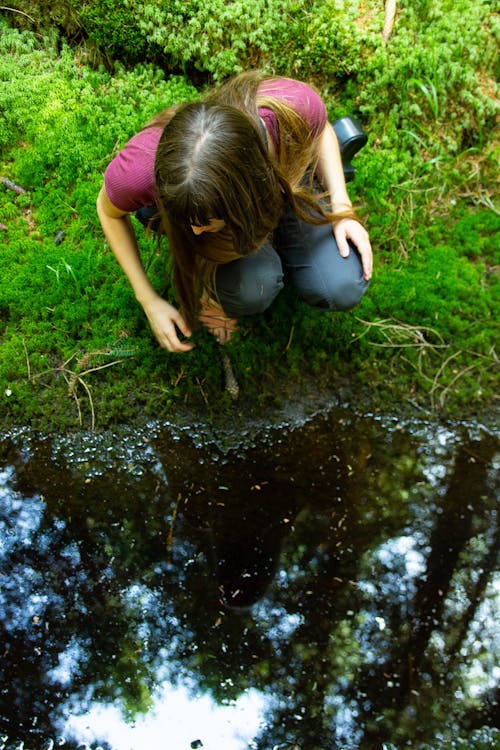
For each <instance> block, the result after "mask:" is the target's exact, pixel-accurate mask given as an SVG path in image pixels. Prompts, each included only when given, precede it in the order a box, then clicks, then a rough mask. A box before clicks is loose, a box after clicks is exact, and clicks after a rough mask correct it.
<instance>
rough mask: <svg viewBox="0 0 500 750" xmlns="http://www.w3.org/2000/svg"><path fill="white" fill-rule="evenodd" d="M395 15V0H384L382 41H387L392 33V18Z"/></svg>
mask: <svg viewBox="0 0 500 750" xmlns="http://www.w3.org/2000/svg"><path fill="white" fill-rule="evenodd" d="M395 17H396V0H386V2H385V19H384V30H383V32H382V37H383V39H384V42H388V41H389V38H390V36H391V34H392V29H393V27H394V19H395Z"/></svg>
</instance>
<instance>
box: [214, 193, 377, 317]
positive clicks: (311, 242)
mask: <svg viewBox="0 0 500 750" xmlns="http://www.w3.org/2000/svg"><path fill="white" fill-rule="evenodd" d="M284 279H290V281H291V282H292V283H293V284H294V286H295V287H296V288H297V290H298V292H299V294H300V296H301V297H302V299H303V300H304V301H305V302H307V303H308V304H309V305H312V306H313V307H318V308H321V309H323V310H350V309H351V308H352V307H354V306H355V305H357V304H358V302H359V301H360V299H361V297H362V296H363V294H364V293H365V292H366V290H367V288H368V282H367V281H365V279H364V278H363V270H362V266H361V260H360V258H359V255H358V253H357V251H356V250H355V249H354V248H353V247H351V252H350V253H349V256H348V257H347V258H342V256H341V255H340V253H339V251H338V247H337V243H336V241H335V238H334V236H333V232H332V227H331V225H330V224H325V225H323V226H316V225H314V224H307V223H306V222H304V221H302V220H301V219H299V218H298V217H297V215H296V214H295V213H294V212H293V210H292V209H291V208H290V207H289V206H288V207H287V208H286V210H285V212H284V214H283V217H282V219H281V221H280V223H279V225H278V227H277V229H276V231H275V232H274V236H273V239H272V243H271V242H266V243H265V244H264V245H262V247H260V248H259V250H258V251H257V252H256V253H254V254H252V255H248V256H246V257H244V258H239V259H238V260H234V261H232V262H231V263H226V264H224V265H221V266H219V268H218V269H217V276H216V285H217V292H218V294H219V299H220V301H221V304H222V307H223V308H224V311H225V312H226V314H227V315H229V316H231V317H235V318H237V317H239V316H240V315H253V314H255V313H261V312H263V311H264V310H266V309H267V308H268V307H269V305H270V304H271V303H272V301H273V300H274V299H275V297H276V296H277V295H278V293H279V291H280V290H281V289H282V288H283V285H284Z"/></svg>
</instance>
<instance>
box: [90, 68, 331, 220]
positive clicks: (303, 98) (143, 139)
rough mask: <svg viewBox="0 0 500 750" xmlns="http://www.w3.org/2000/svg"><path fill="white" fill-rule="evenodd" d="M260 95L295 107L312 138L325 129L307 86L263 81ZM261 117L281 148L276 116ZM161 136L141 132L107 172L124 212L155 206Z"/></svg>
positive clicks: (112, 196)
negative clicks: (155, 176) (155, 181)
mask: <svg viewBox="0 0 500 750" xmlns="http://www.w3.org/2000/svg"><path fill="white" fill-rule="evenodd" d="M259 93H262V94H267V95H269V96H273V97H275V98H276V99H280V100H281V101H285V102H286V103H287V104H289V105H290V106H292V107H293V108H294V109H295V110H296V111H297V112H299V113H300V114H301V115H302V117H303V118H304V119H305V120H306V122H308V123H309V126H310V128H311V133H312V135H318V134H319V133H321V131H322V130H323V128H324V127H325V124H326V121H327V114H326V108H325V105H324V103H323V101H322V99H321V97H320V96H318V94H317V93H316V92H315V91H313V89H311V88H310V86H308V85H307V84H306V83H301V82H299V81H293V80H291V79H287V78H280V79H279V80H276V81H264V82H263V83H262V84H261V87H260V89H259ZM259 114H260V116H261V117H262V119H263V121H264V123H265V126H266V129H267V130H268V132H269V133H270V135H271V137H272V139H273V142H274V144H275V146H276V147H277V148H278V147H279V130H278V123H277V119H276V115H275V114H274V112H273V111H272V110H271V109H267V108H265V107H262V108H261V109H259ZM161 133H162V129H161V128H146V129H145V130H141V131H140V132H139V133H137V134H136V135H134V136H133V137H132V138H131V139H130V140H129V141H128V143H127V144H126V145H125V147H124V148H123V149H122V150H121V151H120V152H119V153H118V154H117V155H116V156H115V158H114V159H113V161H112V162H111V163H110V164H109V166H108V168H107V169H106V171H105V173H104V184H105V187H106V192H107V194H108V197H109V200H110V201H111V203H112V204H113V205H114V206H116V207H117V208H119V209H120V210H121V211H131V212H132V211H137V209H138V208H141V207H142V206H153V205H155V203H156V196H155V189H154V162H155V154H156V149H157V147H158V143H159V140H160V137H161Z"/></svg>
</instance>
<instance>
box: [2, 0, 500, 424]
mask: <svg viewBox="0 0 500 750" xmlns="http://www.w3.org/2000/svg"><path fill="white" fill-rule="evenodd" d="M323 5H324V6H325V7H326V5H328V3H323ZM421 5H422V7H423V6H424V5H426V6H430V5H432V3H421ZM458 5H460V7H461V10H460V8H457V7H456V4H455V9H454V10H453V13H459V11H460V12H461V16H459V15H455V16H453V21H454V24H455V26H453V25H452V24H450V19H449V18H448V19H446V18H443V17H442V14H441V16H440V15H439V14H437V15H436V13H434V15H432V14H431V15H429V24H430V28H427V27H423V26H421V25H420V26H419V23H418V22H419V19H418V17H417V11H416V10H414V11H411V10H406V11H403V12H402V14H401V16H400V17H399V18H398V19H397V24H398V26H397V33H396V34H395V36H394V37H393V39H391V40H390V42H389V43H383V42H382V41H381V40H380V39H379V35H377V36H376V35H375V32H374V30H373V25H374V23H375V21H377V20H380V17H379V16H376V15H375V14H374V12H373V11H371V12H370V13H368V10H369V9H370V8H372V6H373V4H371V3H367V4H366V6H367V14H368V15H367V17H366V19H365V21H364V22H363V23H364V24H365V25H364V26H363V33H361V31H359V29H360V24H361V20H360V16H359V9H358V13H357V16H356V18H354V17H353V19H351V21H352V28H353V29H354V28H356V29H358V32H357V33H358V36H357V37H355V36H354V31H353V37H352V39H353V44H355V46H356V45H357V46H356V49H357V51H358V53H359V54H358V56H357V57H356V65H357V67H355V66H354V62H353V61H351V63H350V65H351V70H348V69H345V68H344V69H342V70H339V69H338V68H337V78H336V79H335V78H334V71H333V72H332V70H331V69H330V67H329V64H327V59H328V58H327V49H326V47H325V49H323V48H322V46H321V45H322V43H323V42H324V39H323V36H322V35H324V34H325V33H326V32H325V28H324V24H323V26H322V25H321V24H320V23H319V19H320V17H321V16H320V14H319V15H317V16H315V20H314V22H313V21H312V20H311V19H310V18H306V15H303V16H301V19H302V20H301V22H300V23H302V26H304V24H306V20H307V23H308V24H309V26H308V28H309V33H310V34H315V35H316V36H315V46H314V54H313V52H312V51H311V50H309V51H308V48H307V47H306V46H304V41H303V36H302V35H303V33H304V30H303V28H302V27H301V25H300V23H299V21H296V22H295V25H294V24H292V25H290V27H289V29H288V33H289V37H288V44H289V53H290V56H289V57H288V58H286V56H285V51H286V45H283V43H282V42H283V38H282V37H280V38H281V42H280V39H279V38H278V37H277V38H276V40H275V47H272V48H271V49H270V50H269V49H268V50H267V52H266V55H267V57H263V56H262V55H263V54H264V53H263V52H262V49H261V50H260V52H261V56H260V57H258V56H257V57H256V61H257V62H258V63H259V64H260V65H264V67H265V66H266V65H267V67H268V68H269V69H274V70H277V71H278V72H281V73H288V74H290V75H291V74H293V75H296V76H298V77H301V75H300V70H297V69H296V68H297V54H299V53H298V52H297V54H294V50H295V51H296V50H298V49H300V54H301V55H302V58H301V59H302V69H303V72H304V75H303V76H302V77H306V78H309V79H311V80H314V82H315V84H316V85H317V86H318V88H319V89H320V90H321V92H322V94H323V96H324V97H325V101H326V103H327V106H328V108H329V112H330V115H331V117H332V119H335V118H336V117H339V116H341V115H342V114H355V115H356V116H358V117H359V118H360V119H361V120H362V122H363V125H364V127H365V129H366V130H367V132H368V133H369V144H368V145H367V146H366V147H365V148H364V149H363V151H362V152H360V154H359V155H358V156H357V157H356V160H355V164H356V179H355V181H354V182H353V183H351V185H350V193H351V195H352V197H353V199H354V200H355V202H356V203H357V204H358V205H359V208H360V212H361V214H362V216H363V217H364V219H365V220H366V223H367V225H368V227H369V229H370V233H371V237H372V243H373V245H374V249H375V256H376V260H375V273H374V279H373V282H372V285H371V288H370V290H369V292H368V293H367V294H366V295H365V297H364V299H363V301H362V303H361V304H360V305H359V306H358V307H357V308H356V309H355V310H353V311H351V312H349V313H342V314H331V315H330V314H329V315H325V314H323V313H321V312H318V311H315V310H312V309H310V308H308V307H307V306H305V305H304V304H303V303H302V302H300V301H299V300H298V299H297V298H296V296H295V294H294V291H293V290H292V289H286V290H285V292H284V293H282V294H281V295H280V297H279V298H278V300H277V302H276V303H275V304H274V305H273V306H272V308H271V309H270V310H269V311H268V312H267V313H265V314H264V315H261V316H256V317H255V318H252V319H246V320H242V321H240V331H239V333H238V334H237V335H236V337H235V338H234V340H233V341H232V342H231V343H230V344H229V345H228V347H227V351H228V353H229V355H230V358H231V361H232V364H233V369H234V373H235V375H236V378H237V380H238V382H239V386H240V398H239V400H238V402H236V403H235V402H233V401H232V400H231V397H230V396H229V394H228V393H227V392H225V391H224V387H223V368H222V362H221V356H220V351H219V348H218V346H217V345H216V343H215V342H214V340H213V339H212V338H211V337H210V336H209V335H208V334H207V333H206V332H204V331H199V332H197V333H196V334H195V342H196V347H195V349H194V350H193V351H192V352H190V353H189V354H183V355H172V354H169V353H167V352H165V351H163V350H161V349H160V348H159V347H158V346H157V344H156V341H155V340H154V339H153V336H152V334H151V332H150V330H149V328H148V325H147V322H146V320H145V318H144V316H143V314H142V311H141V309H140V308H139V306H138V304H137V303H136V301H135V299H134V297H133V294H132V291H131V289H130V288H129V286H128V284H127V282H126V280H125V278H124V277H123V274H122V273H121V271H120V269H119V267H118V265H117V263H116V261H115V260H114V257H113V255H112V253H111V252H110V250H109V248H108V247H107V245H106V243H105V240H104V238H103V235H102V232H101V229H100V226H99V223H98V220H97V216H96V213H95V199H96V196H97V193H98V191H99V188H100V185H101V181H102V173H103V171H104V169H105V167H106V165H107V163H108V162H109V160H110V159H111V158H112V155H113V154H114V153H115V152H116V151H117V149H119V148H120V147H121V146H122V145H123V144H124V143H125V142H126V140H127V139H128V138H129V137H130V136H131V135H132V134H133V133H134V132H136V131H137V130H138V129H139V128H140V127H141V126H142V125H143V124H144V122H146V121H147V120H148V118H149V117H150V116H151V115H152V114H153V113H155V112H156V111H158V110H160V109H162V108H164V107H166V106H168V105H169V104H170V103H173V102H176V101H181V100H185V99H188V98H196V97H197V96H199V94H200V91H201V90H202V89H203V86H204V85H205V82H206V81H207V80H208V77H207V75H206V68H207V63H206V61H205V63H203V61H201V62H198V63H197V64H194V63H192V61H191V65H192V68H191V73H189V70H188V71H187V72H185V73H182V74H181V73H180V72H179V65H177V67H175V66H173V68H172V70H173V71H174V73H175V74H172V72H171V71H169V70H165V65H164V64H163V67H160V66H159V65H158V64H157V63H155V62H149V61H146V62H145V63H137V62H135V61H134V63H133V64H129V65H128V67H124V66H122V65H120V64H119V63H118V62H116V60H115V61H114V62H113V63H112V64H111V63H109V62H108V64H107V65H102V64H101V65H99V64H97V63H96V60H95V59H93V58H92V59H91V58H90V56H89V46H88V44H87V46H85V45H82V44H79V45H76V46H75V45H69V44H68V43H67V42H66V41H64V39H63V38H61V37H60V36H59V35H58V34H56V33H55V32H54V31H50V30H49V31H43V33H42V31H40V30H38V31H37V30H36V29H35V30H33V29H30V28H27V29H26V30H19V29H17V28H13V26H12V17H11V15H8V14H4V15H3V16H2V17H1V18H0V77H1V80H2V85H1V87H0V177H1V178H2V183H1V184H0V224H1V227H0V257H1V260H2V278H1V284H0V342H1V348H0V403H1V417H0V420H1V424H0V426H2V427H5V426H10V425H13V424H29V425H33V426H35V427H39V428H41V429H45V430H58V431H64V430H67V429H74V428H78V427H80V426H82V427H84V428H95V429H101V428H106V427H110V426H112V425H114V424H117V423H124V422H134V421H138V420H145V419H146V420H147V419H151V418H158V419H170V418H172V417H173V416H174V415H175V414H176V413H180V412H182V411H184V410H186V409H188V410H197V409H202V410H203V411H204V412H205V413H208V414H214V415H215V414H220V413H227V414H230V413H231V411H237V412H238V413H240V414H245V413H248V414H255V411H256V410H261V411H262V413H266V411H271V410H272V409H274V408H276V407H277V408H279V407H280V405H282V404H283V402H284V401H286V400H287V399H288V398H295V399H296V398H299V399H300V397H301V394H310V393H311V392H313V391H314V392H316V393H321V392H322V391H324V392H329V393H332V394H339V397H340V398H342V399H343V400H347V401H349V402H351V403H353V404H355V405H356V406H358V407H363V408H370V409H372V410H377V409H381V410H394V409H404V410H407V409H409V410H410V411H413V412H414V413H416V414H419V415H421V414H429V413H434V414H439V415H441V416H443V417H450V416H452V417H457V416H460V417H464V418H470V417H472V416H474V415H484V414H488V413H491V412H492V411H493V410H494V409H495V404H496V401H495V388H496V385H497V384H498V358H497V354H496V351H495V347H496V342H497V340H498V319H499V314H498V313H499V307H498V288H499V285H498V269H499V267H500V263H499V242H498V229H499V224H500V219H499V215H498V210H497V209H496V208H495V205H494V199H495V188H496V180H497V176H498V173H497V161H498V142H497V140H496V132H495V117H496V113H497V106H496V103H495V96H494V94H495V92H494V84H493V80H494V77H493V69H494V52H493V51H492V50H493V49H494V46H495V29H496V24H495V19H494V16H493V14H492V13H490V8H489V3H487V2H480V3H477V4H474V6H472V4H470V3H466V2H464V0H461V2H460V3H458ZM462 6H463V7H462ZM349 7H350V6H349ZM451 7H452V6H450V8H451ZM465 8H467V9H468V11H467V13H466V12H465V10H464V9H465ZM422 12H423V11H422ZM426 12H427V13H428V14H429V13H430V10H429V8H427V11H426ZM451 12H452V11H451V10H450V13H451ZM304 19H305V20H304ZM324 23H326V21H324ZM457 24H459V25H460V24H461V26H460V28H461V29H462V32H463V33H462V36H460V34H459V32H458V31H457V28H456V25H457ZM28 26H29V24H28ZM299 31H300V32H301V33H300V34H299ZM186 33H187V32H186ZM276 33H278V32H276ZM279 33H280V34H282V35H283V34H285V30H284V29H283V28H282V27H280V31H279ZM377 34H378V32H377ZM322 40H323V42H322ZM431 40H432V41H431ZM341 41H342V40H340V41H339V44H340V42H341ZM343 43H344V44H345V46H346V48H347V43H346V42H343ZM294 45H295V46H294ZM363 45H364V46H363ZM464 45H466V46H467V53H466V54H465V53H464V49H465V46H464ZM261 47H262V48H263V45H261ZM360 50H363V52H362V53H361V52H360ZM439 50H442V51H443V53H444V52H446V55H444V54H443V57H442V58H440V57H439V54H438V53H439ZM193 54H194V53H193ZM287 60H288V62H287ZM292 60H293V61H294V62H293V64H292ZM243 62H248V61H243ZM202 63H203V64H204V65H205V74H204V77H203V76H201V78H200V75H201V74H200V69H202V68H203V65H202ZM196 65H197V68H198V70H197V74H196V75H194V74H193V71H194V70H195V67H196ZM233 69H237V64H236V63H234V65H233ZM208 72H209V73H210V70H209V69H208ZM219 72H220V76H219V77H222V75H223V74H226V73H227V72H230V71H225V70H223V69H221V70H220V71H219ZM211 73H212V75H213V77H215V78H217V77H218V76H217V71H212V72H211ZM200 81H201V83H200ZM332 81H334V82H335V86H330V84H329V82H330V83H331V82H332ZM195 83H196V85H195ZM9 181H10V182H9ZM11 183H12V184H11ZM16 186H17V188H20V189H19V190H18V189H16ZM138 234H139V238H140V248H141V253H142V255H143V259H144V263H145V266H146V267H147V269H148V273H149V274H150V276H151V278H152V279H153V281H154V283H155V285H156V287H157V288H158V289H159V290H161V291H164V293H165V294H166V295H167V296H169V297H171V289H170V287H169V284H168V279H167V277H166V272H165V269H166V266H167V255H168V249H167V247H161V248H160V249H159V248H158V247H157V245H156V242H155V239H154V238H151V237H146V236H145V235H144V233H143V232H142V230H141V229H140V228H139V230H138Z"/></svg>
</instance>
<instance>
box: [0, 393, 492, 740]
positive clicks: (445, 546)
mask: <svg viewBox="0 0 500 750" xmlns="http://www.w3.org/2000/svg"><path fill="white" fill-rule="evenodd" d="M1 438H2V440H1V450H0V566H1V567H0V623H1V624H0V627H1V641H0V649H1V657H2V658H1V669H2V673H3V674H2V682H1V687H0V696H1V697H0V747H1V748H6V749H8V750H11V749H12V750H13V749H14V748H19V750H22V749H23V748H24V750H51V748H58V747H62V748H65V750H75V749H76V748H82V749H83V748H92V749H95V748H103V749H105V750H109V749H112V750H190V748H197V747H199V748H205V750H247V749H248V748H250V749H255V750H274V749H276V750H277V749H280V750H285V748H286V750H291V749H292V748H295V749H296V750H299V749H300V750H337V749H338V750H340V748H357V749H360V750H365V749H366V750H375V749H378V748H380V749H381V750H382V748H398V750H399V748H407V747H420V745H421V743H429V747H431V748H439V747H441V746H442V747H452V745H451V744H446V743H450V742H453V741H455V740H456V739H457V738H460V737H469V738H470V737H473V738H476V740H477V741H478V742H479V743H480V742H483V741H484V744H477V747H485V748H486V747H492V748H493V747H500V741H499V739H498V737H499V735H498V734H497V733H496V732H495V729H494V728H495V727H498V696H499V685H500V625H499V615H500V574H499V567H498V550H499V514H498V510H499V506H498V486H499V465H500V455H499V441H498V437H497V436H496V435H495V434H494V432H493V431H492V430H491V429H487V428H484V427H481V426H477V425H475V426H471V425H453V424H452V425H450V424H448V425H446V426H444V425H442V424H435V423H428V422H419V421H415V422H413V423H407V422H402V421H399V420H397V419H395V418H392V417H374V416H370V415H361V414H352V413H351V412H349V411H348V410H346V409H341V408H338V407H332V408H330V409H327V410H322V411H321V412H319V413H316V414H311V415H309V416H308V417H304V418H302V419H300V420H290V421H289V422H285V423H283V424H280V425H279V426H273V427H259V426H258V425H253V426H252V427H251V428H249V429H248V430H247V431H241V430H236V429H232V428H230V427H227V428H226V429H221V428H215V427H213V426H212V427H210V426H209V425H202V424H200V425H191V426H189V427H180V426H175V425H171V424H164V425H157V424H155V425H150V426H149V427H148V428H147V429H141V430H140V431H138V430H122V431H121V432H117V433H106V434H101V435H92V434H79V435H75V436H65V437H64V438H62V437H58V436H52V435H40V434H35V433H33V432H30V431H29V430H17V431H11V432H7V433H4V434H3V435H2V436H1ZM485 727H486V728H488V729H485ZM478 738H479V739H478ZM453 746H455V747H459V746H460V747H467V745H453Z"/></svg>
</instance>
